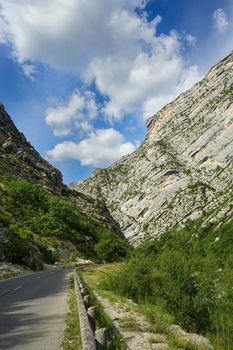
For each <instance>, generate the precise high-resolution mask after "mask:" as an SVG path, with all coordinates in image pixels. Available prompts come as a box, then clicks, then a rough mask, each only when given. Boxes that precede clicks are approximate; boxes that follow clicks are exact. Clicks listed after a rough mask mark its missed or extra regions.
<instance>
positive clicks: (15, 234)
mask: <svg viewBox="0 0 233 350" xmlns="http://www.w3.org/2000/svg"><path fill="white" fill-rule="evenodd" d="M31 242H32V237H31V232H30V231H29V230H28V229H26V228H24V227H19V226H18V225H10V232H9V235H8V241H7V243H6V246H5V254H6V256H7V258H8V259H9V260H10V261H12V262H13V263H17V264H20V263H22V260H23V258H24V256H25V255H26V254H27V253H28V252H29V250H30V247H31Z"/></svg>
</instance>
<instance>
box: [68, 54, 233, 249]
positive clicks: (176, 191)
mask: <svg viewBox="0 0 233 350" xmlns="http://www.w3.org/2000/svg"><path fill="white" fill-rule="evenodd" d="M147 128H148V133H147V136H146V138H145V140H144V142H143V143H142V144H141V146H140V147H139V148H138V149H137V150H136V151H135V152H134V153H132V154H130V155H128V156H126V157H124V158H122V159H121V160H120V161H118V162H117V163H115V164H114V165H113V166H111V167H109V168H107V169H102V170H96V171H95V172H94V173H93V175H92V176H91V177H90V178H88V179H87V180H85V181H82V182H80V183H78V184H72V185H71V187H72V188H74V189H76V190H79V191H82V192H84V193H86V194H89V195H91V196H92V197H95V198H102V199H103V200H104V201H105V202H106V204H107V206H108V208H109V211H110V213H111V214H112V216H113V217H114V219H115V220H116V221H117V222H119V224H120V227H121V229H122V231H123V232H124V234H125V237H126V238H127V239H128V240H129V241H130V242H131V243H133V244H134V243H135V244H136V243H138V242H139V241H140V240H141V239H146V238H150V237H156V236H160V235H161V234H163V233H164V232H165V231H167V230H168V229H171V228H172V227H174V226H176V225H182V224H184V223H185V222H186V221H187V220H192V219H195V218H198V217H199V216H200V215H202V214H203V213H204V212H208V213H209V216H208V218H207V219H206V220H207V221H208V222H210V223H211V222H217V221H218V220H219V219H222V218H225V220H227V219H228V218H229V217H230V216H231V215H232V210H233V209H232V208H233V206H232V196H233V195H232V188H233V176H232V174H233V162H232V157H233V53H231V54H230V55H229V56H228V57H226V58H225V59H224V60H222V61H221V62H220V63H219V64H217V65H216V66H214V67H213V68H212V69H211V70H210V71H209V73H208V74H207V75H206V77H205V78H204V79H203V80H202V81H201V82H199V83H197V84H196V85H194V87H193V88H192V89H190V90H189V91H187V92H185V93H182V94H181V95H180V96H179V97H178V98H177V99H176V100H175V101H174V102H172V103H170V104H168V105H167V106H165V107H164V108H163V109H162V110H161V111H160V112H158V113H157V114H156V115H155V116H153V117H152V118H150V119H149V120H148V122H147Z"/></svg>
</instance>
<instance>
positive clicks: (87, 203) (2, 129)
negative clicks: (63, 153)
mask: <svg viewBox="0 0 233 350" xmlns="http://www.w3.org/2000/svg"><path fill="white" fill-rule="evenodd" d="M0 175H3V176H7V175H8V176H9V177H15V178H22V179H25V180H27V181H29V182H32V183H34V184H39V185H41V186H42V187H43V188H44V189H45V190H47V191H48V192H50V193H53V194H57V195H61V196H63V197H65V198H68V199H70V200H72V201H73V202H74V203H76V204H77V205H78V206H79V208H80V209H81V211H82V212H83V213H84V214H87V215H90V216H91V217H94V218H95V219H97V220H100V221H102V222H104V223H106V225H108V226H110V227H111V228H114V229H115V230H117V231H119V229H118V225H117V224H116V223H115V222H114V220H113V218H112V217H111V215H110V213H109V212H108V210H107V208H106V207H105V206H104V205H103V203H101V202H100V201H97V200H93V199H92V198H89V197H88V196H84V195H83V194H81V193H77V192H74V191H72V190H70V189H69V188H68V187H67V186H66V185H64V184H63V182H62V174H61V173H60V171H59V170H57V169H56V168H54V167H53V166H52V165H51V164H50V163H48V162H47V161H46V160H44V159H43V158H42V157H41V156H40V155H39V153H38V152H37V151H36V150H35V148H34V147H33V146H32V145H31V144H30V143H29V142H28V141H27V140H26V138H25V136H24V135H23V134H22V133H20V132H19V131H18V129H17V128H16V126H15V125H14V123H13V121H12V120H11V118H10V116H9V115H8V113H7V112H6V110H5V108H4V106H3V105H2V104H0Z"/></svg>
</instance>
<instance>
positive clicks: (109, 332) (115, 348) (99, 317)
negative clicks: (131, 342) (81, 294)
mask: <svg viewBox="0 0 233 350" xmlns="http://www.w3.org/2000/svg"><path fill="white" fill-rule="evenodd" d="M84 274H85V272H84ZM80 277H81V279H82V281H83V283H85V282H84V279H83V275H82V274H81V276H80ZM85 288H87V289H88V294H89V296H90V305H92V306H95V319H96V325H97V328H105V329H106V338H107V349H108V350H125V349H126V346H125V343H124V341H123V339H122V338H121V337H120V336H119V335H117V334H115V332H114V329H113V322H112V320H111V319H110V318H109V317H108V316H107V315H106V314H105V312H104V310H103V307H102V306H101V304H100V303H99V301H98V300H97V298H96V297H95V295H94V293H93V292H92V289H91V288H90V287H89V285H87V284H86V283H85Z"/></svg>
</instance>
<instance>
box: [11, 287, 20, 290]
mask: <svg viewBox="0 0 233 350" xmlns="http://www.w3.org/2000/svg"><path fill="white" fill-rule="evenodd" d="M20 288H22V286H18V287H16V288H15V289H13V290H18V289H20Z"/></svg>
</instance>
